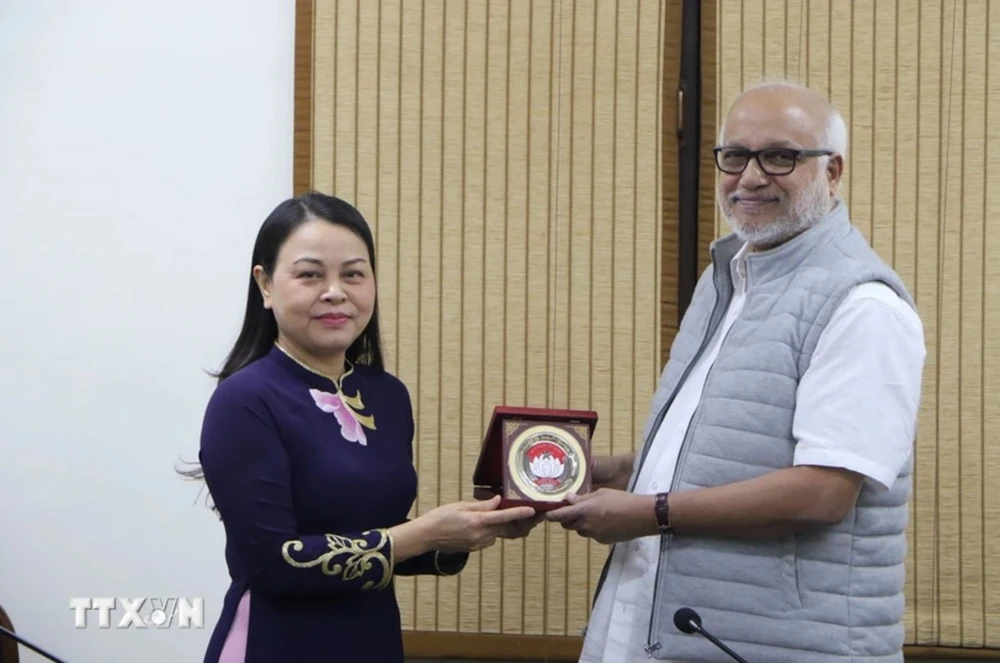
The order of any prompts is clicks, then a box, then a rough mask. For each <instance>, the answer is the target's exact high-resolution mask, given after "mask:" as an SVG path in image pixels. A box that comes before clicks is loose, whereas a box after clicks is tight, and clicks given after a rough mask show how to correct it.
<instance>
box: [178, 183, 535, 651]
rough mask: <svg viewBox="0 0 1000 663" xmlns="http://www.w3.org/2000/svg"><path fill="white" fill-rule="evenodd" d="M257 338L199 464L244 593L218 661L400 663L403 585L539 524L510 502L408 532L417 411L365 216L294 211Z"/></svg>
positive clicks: (258, 301) (247, 346)
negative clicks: (396, 352)
mask: <svg viewBox="0 0 1000 663" xmlns="http://www.w3.org/2000/svg"><path fill="white" fill-rule="evenodd" d="M252 265H253V267H252V275H251V278H250V287H249V292H248V295H247V306H246V313H245V318H244V321H243V329H242V330H241V332H240V334H239V337H238V339H237V341H236V345H235V347H234V348H233V349H232V351H231V353H230V354H229V357H228V359H227V360H226V362H225V365H224V367H223V369H222V371H221V372H220V373H219V375H218V376H217V377H218V378H219V385H218V387H217V388H216V390H215V392H214V394H213V395H212V397H211V399H210V401H209V404H208V407H207V411H206V413H205V419H204V425H203V429H202V436H201V449H200V452H199V460H200V461H201V469H200V471H197V470H196V472H195V473H193V474H192V475H193V476H203V477H204V479H205V481H206V484H207V486H208V489H209V492H210V493H211V495H212V500H213V502H214V505H215V509H217V511H218V513H219V515H220V517H221V519H222V522H223V525H224V527H225V531H226V541H227V542H226V562H227V564H228V567H229V572H230V576H231V578H232V581H231V584H230V588H229V591H228V592H227V593H226V597H225V602H224V604H223V608H222V614H221V617H220V620H219V622H218V625H217V626H216V629H215V631H214V632H213V634H212V638H211V641H210V643H209V646H208V651H207V653H206V656H205V661H206V663H237V662H238V663H256V662H257V661H268V662H271V661H292V660H313V661H316V660H329V661H333V660H336V661H379V662H380V663H397V662H399V663H401V662H402V661H403V647H402V634H401V629H400V616H399V608H398V605H397V603H396V597H395V593H394V591H393V577H394V576H397V575H398V576H402V575H416V574H431V575H434V574H437V575H451V574H455V573H458V572H459V571H460V570H461V569H462V568H463V566H464V565H465V562H466V560H467V559H468V554H469V552H470V551H475V550H480V549H482V548H485V547H487V546H490V545H492V544H493V543H494V540H495V539H496V538H497V537H498V536H511V537H513V536H524V535H525V534H527V532H528V531H529V530H530V529H531V527H533V526H534V525H535V524H536V523H537V522H538V521H539V520H540V518H538V517H534V511H533V510H532V509H530V508H527V507H524V508H517V509H504V510H495V509H496V506H497V504H498V501H497V500H496V499H494V500H493V501H491V502H475V501H473V502H463V503H457V504H449V505H446V506H442V507H439V508H437V509H434V510H431V511H429V512H427V513H426V514H424V515H422V516H420V517H419V518H416V519H414V520H411V521H408V520H407V514H408V513H409V510H410V507H411V506H412V504H413V502H414V500H415V498H416V491H417V477H416V473H415V471H414V468H413V460H412V442H413V435H414V421H413V409H412V405H411V402H410V396H409V393H408V392H407V389H406V387H405V386H404V385H403V383H402V382H400V381H399V379H397V378H396V377H395V376H393V375H391V374H390V373H388V372H386V371H385V370H384V367H383V361H382V350H381V342H380V337H379V320H378V305H377V298H376V282H375V250H374V246H373V241H372V235H371V231H370V229H369V227H368V224H367V223H366V222H365V220H364V218H362V216H361V214H360V213H359V212H358V211H357V210H355V209H354V208H353V207H352V206H350V205H348V204H347V203H345V202H344V201H342V200H339V199H337V198H333V197H330V196H325V195H322V194H318V193H310V194H307V195H304V196H302V197H299V198H293V199H290V200H286V201H285V202H283V203H281V204H280V205H278V207H277V208H276V209H275V210H274V211H273V212H272V213H271V215H270V216H269V217H268V218H267V220H265V221H264V225H263V226H262V227H261V229H260V232H259V234H258V236H257V242H256V245H255V246H254V251H253V262H252Z"/></svg>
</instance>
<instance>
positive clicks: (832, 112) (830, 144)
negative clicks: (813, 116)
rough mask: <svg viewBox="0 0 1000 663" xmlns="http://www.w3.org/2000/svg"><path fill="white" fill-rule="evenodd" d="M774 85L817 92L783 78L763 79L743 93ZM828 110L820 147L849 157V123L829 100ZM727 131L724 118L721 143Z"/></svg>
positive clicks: (721, 127) (720, 130)
mask: <svg viewBox="0 0 1000 663" xmlns="http://www.w3.org/2000/svg"><path fill="white" fill-rule="evenodd" d="M773 87H783V88H792V89H796V90H808V91H811V92H815V90H813V89H812V88H810V87H808V86H805V85H802V84H801V83H796V82H794V81H790V80H786V79H781V80H773V81H762V82H760V83H757V84H755V85H752V86H750V87H748V88H746V89H745V90H744V91H743V94H746V93H747V92H750V91H751V90H757V89H761V88H773ZM827 106H828V112H827V117H826V127H825V129H824V131H823V136H821V140H822V143H821V145H820V147H825V148H826V149H828V150H832V151H834V152H836V153H837V154H840V155H841V156H843V157H845V158H846V157H847V143H848V137H847V124H846V123H845V122H844V118H843V116H841V114H840V111H838V110H837V109H836V108H834V106H833V104H831V103H829V102H827ZM725 133H726V119H725V118H722V124H721V126H720V127H719V145H722V144H723V142H724V140H725Z"/></svg>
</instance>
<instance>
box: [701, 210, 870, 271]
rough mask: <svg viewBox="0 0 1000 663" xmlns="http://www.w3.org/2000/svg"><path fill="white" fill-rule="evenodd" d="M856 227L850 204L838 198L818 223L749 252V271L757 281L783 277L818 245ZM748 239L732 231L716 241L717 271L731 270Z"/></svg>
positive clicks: (712, 247)
mask: <svg viewBox="0 0 1000 663" xmlns="http://www.w3.org/2000/svg"><path fill="white" fill-rule="evenodd" d="M851 229H852V226H851V221H850V216H849V214H848V212H847V205H846V204H845V203H844V202H843V201H840V200H838V201H837V203H836V205H834V207H833V209H831V210H830V211H829V212H828V213H827V215H826V216H824V217H823V218H822V219H820V221H819V222H818V223H816V225H814V226H813V227H812V228H810V229H808V230H806V231H805V232H802V233H799V234H798V235H796V236H795V237H793V238H792V239H790V240H788V241H787V242H785V243H783V244H779V245H778V246H776V247H774V248H772V249H768V250H766V251H756V252H753V253H749V254H748V255H747V256H746V262H747V272H748V273H750V274H752V276H753V279H754V281H755V282H756V283H758V284H759V283H761V282H763V281H770V280H773V279H777V278H781V277H783V276H786V275H787V274H789V273H791V272H793V271H795V269H797V268H798V267H799V266H800V265H801V264H802V263H803V262H804V261H805V260H806V258H808V257H809V255H810V254H811V253H812V252H813V251H815V250H816V249H817V248H818V247H820V246H823V245H826V244H829V243H831V242H833V241H836V240H837V239H839V238H841V237H843V236H845V235H846V234H848V233H849V232H850V231H851ZM743 245H744V241H743V240H742V239H740V238H739V237H738V236H737V235H736V233H730V234H729V235H726V236H725V237H722V238H720V239H718V240H716V241H715V242H712V245H711V247H710V252H711V256H712V263H713V265H714V269H715V272H716V274H719V272H720V271H724V273H725V274H727V275H728V274H729V265H730V263H731V261H732V259H733V258H734V257H735V256H736V254H737V253H738V252H739V250H740V249H741V248H742V247H743Z"/></svg>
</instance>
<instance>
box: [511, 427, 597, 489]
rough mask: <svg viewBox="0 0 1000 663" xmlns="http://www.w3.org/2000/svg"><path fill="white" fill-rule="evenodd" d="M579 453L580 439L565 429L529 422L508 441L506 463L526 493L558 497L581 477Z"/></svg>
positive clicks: (576, 483)
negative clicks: (530, 423) (529, 423)
mask: <svg viewBox="0 0 1000 663" xmlns="http://www.w3.org/2000/svg"><path fill="white" fill-rule="evenodd" d="M582 456H583V449H582V447H581V446H580V443H579V442H578V441H577V440H576V439H575V438H574V437H573V436H572V435H571V434H569V433H568V432H567V431H565V430H560V429H559V428H556V427H552V426H532V427H529V428H528V429H526V430H524V431H522V432H521V434H520V435H518V436H517V438H516V439H515V440H514V442H513V444H511V447H510V455H509V456H508V463H509V467H510V468H511V470H513V471H512V472H511V478H512V479H513V480H514V483H515V484H516V485H517V486H518V488H520V489H521V491H523V492H524V493H525V494H526V495H527V496H528V497H530V498H532V499H542V500H561V499H563V498H564V497H565V496H566V494H568V493H570V492H573V491H575V490H578V489H579V487H580V484H581V483H582V481H583V478H584V477H583V476H582V474H581V466H580V463H581V459H582Z"/></svg>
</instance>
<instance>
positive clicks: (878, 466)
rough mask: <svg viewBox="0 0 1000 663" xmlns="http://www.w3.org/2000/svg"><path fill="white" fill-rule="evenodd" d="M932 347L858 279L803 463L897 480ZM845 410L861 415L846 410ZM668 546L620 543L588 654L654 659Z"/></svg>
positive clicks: (664, 428) (739, 269)
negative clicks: (656, 605)
mask: <svg viewBox="0 0 1000 663" xmlns="http://www.w3.org/2000/svg"><path fill="white" fill-rule="evenodd" d="M746 254H747V247H746V246H745V245H744V247H743V248H742V249H741V250H740V251H739V253H737V254H736V256H735V257H734V258H733V260H732V262H731V263H730V269H731V271H732V276H733V284H734V292H733V299H732V302H731V303H730V305H729V309H728V310H727V312H726V316H725V319H724V320H723V322H722V324H720V325H719V329H718V330H717V331H716V333H715V336H714V337H713V339H712V341H711V343H710V344H709V346H708V347H707V348H706V350H705V352H704V354H702V356H701V357H700V358H699V359H698V361H697V362H696V364H695V365H694V366H693V367H692V370H691V372H690V374H689V375H688V377H687V380H685V381H684V383H683V384H682V385H681V386H680V389H679V391H678V392H677V395H676V397H675V399H674V401H673V403H672V404H671V406H670V409H669V410H668V411H667V413H666V415H665V416H664V418H663V421H662V422H661V423H660V427H659V428H658V429H657V431H656V436H655V438H654V439H653V443H652V445H651V447H650V450H649V454H648V455H647V457H646V461H645V462H644V463H643V467H642V470H641V471H640V473H639V478H638V481H637V482H636V485H635V490H634V492H636V493H643V494H652V493H659V492H662V491H665V490H668V489H669V487H670V485H671V482H672V480H673V476H674V469H675V467H676V464H677V458H678V455H679V453H680V447H681V442H682V441H683V439H684V436H685V434H686V433H687V428H688V425H689V423H690V421H691V417H692V416H693V414H694V411H695V409H696V408H697V406H698V402H699V401H700V400H701V392H702V389H703V388H704V385H705V377H706V376H707V375H708V371H709V369H710V368H711V367H712V364H713V363H714V362H715V359H716V357H717V356H718V354H719V347H720V346H721V344H722V341H723V339H725V337H726V334H727V333H728V332H729V329H730V327H732V324H733V321H734V320H735V319H736V317H737V316H738V315H739V314H740V311H742V309H743V303H744V301H745V299H746ZM925 354H926V348H925V346H924V333H923V325H922V324H921V321H920V318H919V316H918V315H917V314H916V312H914V311H913V309H912V308H910V307H909V306H908V305H907V304H906V302H904V301H903V300H902V299H901V298H900V297H899V296H898V295H897V294H896V293H895V292H894V291H893V290H892V289H891V288H889V287H888V286H886V285H885V284H883V283H864V284H861V285H859V286H857V287H856V288H854V289H853V290H852V291H851V293H850V294H849V295H848V297H847V298H846V299H845V300H844V302H843V303H842V304H841V305H840V306H839V307H838V308H837V310H836V311H835V312H834V314H833V317H832V318H831V320H830V322H829V324H828V325H827V327H826V328H825V329H824V330H823V333H822V335H821V336H820V338H819V341H818V343H817V346H816V350H815V352H814V354H813V358H812V361H811V362H810V365H809V368H808V369H807V371H806V372H805V373H804V374H803V375H802V379H801V380H800V382H799V387H798V394H797V400H796V407H795V415H794V419H793V425H792V426H793V427H792V433H793V435H794V436H795V439H796V440H797V443H796V446H795V456H794V463H795V464H796V465H822V466H832V467H842V468H846V469H849V470H853V471H855V472H858V473H860V474H863V475H865V476H866V477H867V478H866V481H868V482H870V483H872V484H873V485H875V486H879V487H882V488H883V489H886V488H888V487H889V486H891V485H892V483H893V482H894V481H895V479H896V476H897V475H898V473H899V471H900V470H901V469H902V467H903V466H904V465H905V463H906V461H907V459H908V458H909V456H910V454H911V453H912V450H913V440H914V434H915V426H916V424H915V422H916V418H917V411H918V408H919V404H920V389H921V377H922V371H923V362H924V356H925ZM845 412H849V413H851V416H846V417H845V416H844V413H845ZM889 415H892V416H889ZM659 553H660V537H659V536H649V537H644V538H642V539H636V540H633V541H629V542H626V543H621V544H619V545H618V546H616V548H615V554H614V556H613V558H612V560H611V563H610V565H609V568H608V574H607V578H606V580H605V582H604V585H603V586H602V588H601V593H600V595H599V596H598V598H597V602H596V604H595V606H594V612H593V614H592V615H591V618H590V624H589V626H588V629H587V635H586V638H585V640H584V645H583V652H582V655H581V658H580V662H581V663H640V662H642V663H648V662H649V661H650V660H651V659H650V658H649V656H648V655H647V654H646V652H645V650H644V649H643V648H644V646H645V645H646V643H647V640H648V637H649V619H650V614H651V612H652V601H653V587H654V585H655V584H656V571H657V561H658V559H659ZM705 626H706V628H708V629H709V630H711V626H710V625H708V624H706V625H705ZM691 637H701V636H697V635H692V636H691ZM666 654H667V655H668V656H669V654H670V652H666ZM673 663H689V662H685V661H673ZM691 663H693V662H691Z"/></svg>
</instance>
